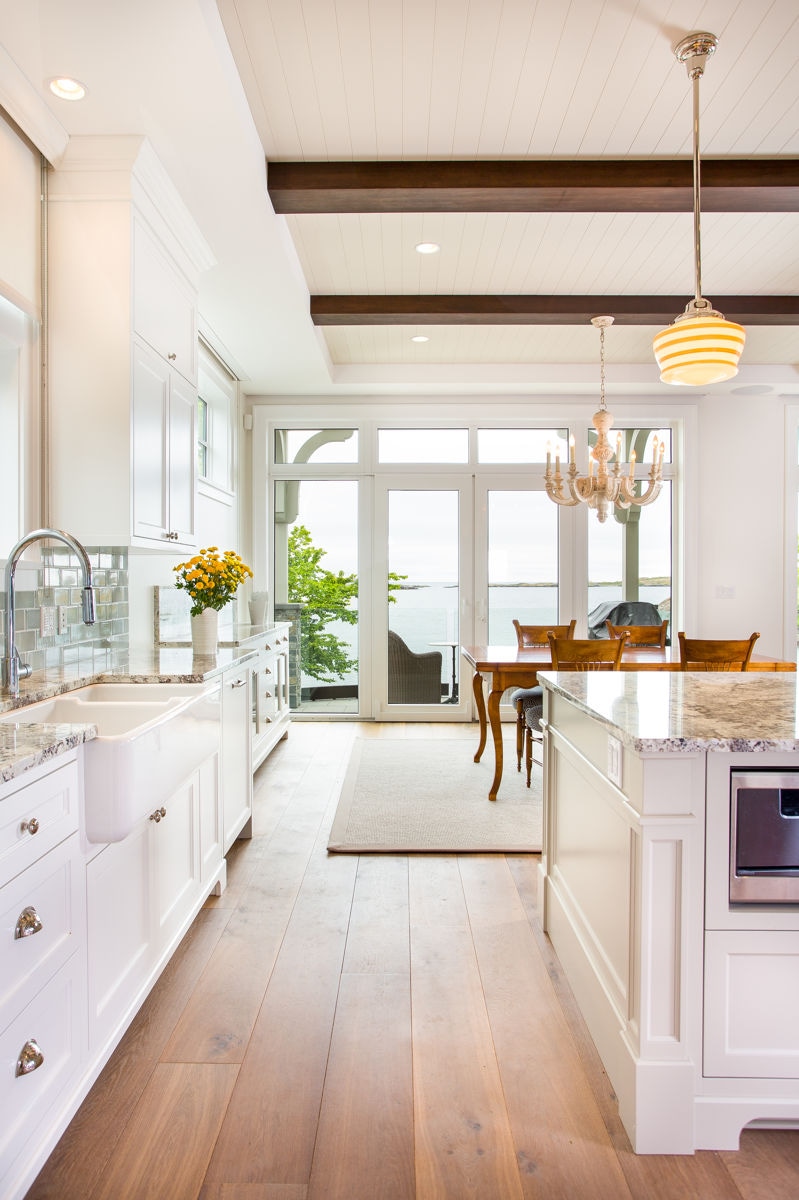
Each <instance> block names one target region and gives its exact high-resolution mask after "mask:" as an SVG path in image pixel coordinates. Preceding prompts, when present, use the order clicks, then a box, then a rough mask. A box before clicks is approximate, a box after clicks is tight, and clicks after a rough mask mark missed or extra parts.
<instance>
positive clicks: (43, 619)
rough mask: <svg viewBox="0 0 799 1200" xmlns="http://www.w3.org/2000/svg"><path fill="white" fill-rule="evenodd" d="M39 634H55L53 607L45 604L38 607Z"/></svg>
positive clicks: (46, 635) (45, 635)
mask: <svg viewBox="0 0 799 1200" xmlns="http://www.w3.org/2000/svg"><path fill="white" fill-rule="evenodd" d="M39 635H40V637H53V636H54V635H55V609H54V608H52V607H50V606H48V605H46V604H43V605H42V606H41V608H40V609H39Z"/></svg>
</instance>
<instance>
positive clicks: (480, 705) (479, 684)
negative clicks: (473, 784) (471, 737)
mask: <svg viewBox="0 0 799 1200" xmlns="http://www.w3.org/2000/svg"><path fill="white" fill-rule="evenodd" d="M472 692H473V693H474V702H475V704H476V706H477V716H478V719H479V721H480V742H479V744H478V747H477V753H476V754H475V756H474V761H475V762H479V761H480V759H481V757H482V754H483V751H484V750H485V748H486V702H485V696H484V695H483V676H482V675H481V674H480V672H479V671H475V673H474V679H473V680H472Z"/></svg>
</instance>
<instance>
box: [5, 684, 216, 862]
mask: <svg viewBox="0 0 799 1200" xmlns="http://www.w3.org/2000/svg"><path fill="white" fill-rule="evenodd" d="M219 717H220V711H219V685H218V684H216V685H214V686H212V687H210V688H209V686H208V685H207V684H161V683H153V684H147V683H141V684H140V683H133V684H124V683H119V684H115V683H105V684H102V683H101V684H89V685H88V686H86V687H82V688H76V689H75V691H73V692H67V693H65V694H63V695H60V696H54V697H53V698H52V699H49V700H40V701H39V702H38V703H36V704H29V705H26V706H25V707H24V708H17V709H14V710H13V711H11V712H7V713H4V714H3V715H2V716H0V724H3V725H32V724H35V725H63V724H67V725H94V726H95V727H96V729H97V737H95V738H92V739H91V740H89V741H87V742H85V743H84V747H83V749H84V772H83V774H84V789H83V790H84V806H85V811H84V822H85V824H84V828H85V834H86V838H87V840H88V841H90V842H100V843H103V842H119V841H122V839H123V838H125V837H127V835H128V834H129V833H130V832H131V830H132V829H133V828H134V827H135V825H136V824H137V823H138V822H139V821H140V820H142V818H144V817H145V816H147V815H148V814H149V813H151V812H152V811H153V809H156V808H158V807H159V806H160V805H162V804H164V803H165V801H167V800H168V799H169V798H170V796H172V795H173V794H174V792H175V791H176V789H177V788H178V786H179V785H180V784H181V783H182V782H183V781H184V780H185V779H186V778H187V777H188V776H189V775H190V774H191V772H192V771H193V770H195V768H196V767H198V766H199V765H200V763H201V762H202V761H203V760H204V759H206V758H208V757H209V755H211V754H213V753H215V752H216V751H218V749H219Z"/></svg>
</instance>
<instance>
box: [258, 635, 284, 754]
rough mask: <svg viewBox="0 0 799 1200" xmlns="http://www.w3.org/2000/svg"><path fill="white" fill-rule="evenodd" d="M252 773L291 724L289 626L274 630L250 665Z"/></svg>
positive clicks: (266, 637) (265, 639)
mask: <svg viewBox="0 0 799 1200" xmlns="http://www.w3.org/2000/svg"><path fill="white" fill-rule="evenodd" d="M252 672H253V707H252V726H253V737H252V769H253V770H255V769H256V768H257V767H259V766H260V765H261V763H262V762H263V761H264V759H265V758H266V757H267V755H268V754H269V753H270V752H271V751H272V750H273V749H274V747H275V745H276V744H277V743H278V742H279V741H280V739H281V738H284V737H286V735H287V733H288V726H289V722H290V720H291V712H290V708H289V625H288V622H284V623H281V624H278V625H275V626H273V627H272V628H271V629H270V630H269V631H268V632H267V633H266V634H265V635H264V641H263V645H262V646H261V647H260V649H259V651H258V658H257V660H256V662H255V663H254V664H253V668H252Z"/></svg>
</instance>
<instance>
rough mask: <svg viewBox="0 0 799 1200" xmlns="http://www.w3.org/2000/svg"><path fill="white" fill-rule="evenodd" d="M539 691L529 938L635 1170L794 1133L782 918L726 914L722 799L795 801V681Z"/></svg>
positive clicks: (791, 937) (634, 678) (657, 682)
mask: <svg viewBox="0 0 799 1200" xmlns="http://www.w3.org/2000/svg"><path fill="white" fill-rule="evenodd" d="M539 680H540V682H541V683H542V684H543V685H544V720H543V725H544V733H545V759H544V762H545V768H544V793H545V796H544V844H543V853H542V858H541V868H540V869H541V881H542V910H543V922H544V928H545V929H546V931H547V933H548V934H549V936H550V938H551V939H552V942H553V945H554V947H555V950H556V952H557V954H558V956H559V958H560V960H561V962H562V964H563V967H564V970H565V972H566V975H567V977H568V979H569V983H570V985H571V987H572V989H573V991H574V994H575V997H576V999H577V1003H578V1004H579V1007H580V1009H581V1011H582V1013H583V1016H584V1018H585V1020H586V1022H587V1024H588V1027H589V1029H590V1032H591V1035H592V1037H593V1039H594V1042H595V1043H596V1046H597V1048H598V1050H599V1053H600V1055H601V1057H602V1060H603V1063H604V1065H605V1068H606V1070H607V1072H608V1076H609V1078H610V1080H611V1083H612V1084H613V1087H614V1089H615V1091H616V1094H617V1097H618V1102H619V1111H620V1116H621V1119H622V1121H623V1123H624V1125H625V1128H626V1129H627V1132H628V1134H629V1136H630V1139H631V1142H632V1145H633V1148H634V1150H635V1151H636V1152H637V1153H666V1154H669V1153H670V1154H688V1153H692V1152H693V1151H694V1150H697V1149H714V1150H721V1149H737V1147H738V1139H739V1134H740V1130H741V1129H742V1128H743V1127H744V1126H745V1125H748V1124H757V1123H761V1124H768V1125H778V1126H779V1125H785V1126H799V1021H797V1019H796V1012H797V997H799V902H797V901H796V900H793V901H792V902H787V903H786V902H779V903H778V902H775V901H774V900H771V901H770V902H757V903H739V902H732V901H731V900H730V874H731V867H730V856H731V824H732V822H731V816H732V813H733V806H732V805H731V794H732V791H733V784H734V781H735V780H736V779H737V778H739V777H746V773H752V772H757V773H758V774H757V775H756V776H755V778H756V779H759V780H765V779H766V778H767V776H766V774H765V772H766V771H779V772H782V773H786V772H787V773H788V779H789V781H790V780H791V779H792V776H791V775H790V772H796V773H797V774H796V780H797V787H799V726H798V724H797V713H798V710H797V690H796V688H797V684H796V675H794V674H779V673H774V674H769V675H762V674H729V673H708V674H693V673H689V674H683V673H671V672H649V673H644V672H641V673H626V672H618V673H617V672H589V673H580V672H569V673H565V672H561V673H552V672H542V673H541V674H540V675H539ZM786 819H787V820H789V819H790V817H786ZM796 883H799V880H796ZM797 895H799V893H797V892H795V891H794V892H793V896H794V897H796V896H797Z"/></svg>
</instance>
